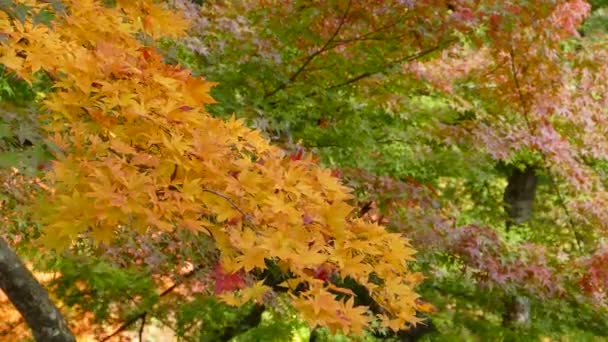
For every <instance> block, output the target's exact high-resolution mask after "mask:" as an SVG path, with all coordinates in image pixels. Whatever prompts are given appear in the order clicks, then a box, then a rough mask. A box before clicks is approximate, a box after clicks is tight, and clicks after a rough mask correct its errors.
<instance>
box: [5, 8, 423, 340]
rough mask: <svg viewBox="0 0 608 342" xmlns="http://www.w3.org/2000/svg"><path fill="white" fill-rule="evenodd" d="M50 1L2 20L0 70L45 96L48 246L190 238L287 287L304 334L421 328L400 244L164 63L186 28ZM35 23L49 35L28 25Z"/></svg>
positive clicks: (159, 18) (323, 177)
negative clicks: (125, 234) (271, 268)
mask: <svg viewBox="0 0 608 342" xmlns="http://www.w3.org/2000/svg"><path fill="white" fill-rule="evenodd" d="M63 3H64V4H65V5H66V6H65V8H63V7H61V6H56V5H57V4H56V3H53V2H50V3H49V2H46V1H23V2H22V4H24V5H27V6H28V7H29V9H30V11H29V12H28V15H27V16H26V17H24V18H17V17H15V16H14V15H12V14H11V13H7V12H0V16H1V19H0V30H1V31H2V32H3V33H4V35H5V37H4V39H3V41H2V44H1V45H0V55H1V56H2V57H0V63H2V64H4V65H5V66H6V67H8V68H10V70H12V71H14V72H15V73H16V74H17V75H18V76H19V77H21V78H22V79H24V80H27V81H29V82H32V81H33V80H34V79H35V78H36V77H37V75H39V74H40V73H45V74H46V75H48V77H50V78H51V79H52V80H53V83H54V91H53V92H52V93H50V94H48V95H47V96H46V97H44V98H40V105H41V106H42V108H43V111H44V113H43V115H42V118H41V120H44V122H45V129H46V131H47V132H48V136H49V137H50V138H51V139H52V141H53V143H54V144H55V145H56V147H57V155H56V161H55V162H53V164H52V167H51V169H52V171H51V172H49V173H48V175H47V178H46V181H47V182H48V184H49V186H50V190H49V191H48V193H47V194H46V195H45V197H44V199H42V200H41V201H40V202H39V203H38V204H37V207H36V208H37V210H38V213H39V214H40V215H39V217H40V220H42V221H43V222H44V223H45V226H46V228H45V233H46V235H45V238H44V239H45V241H46V242H47V243H48V244H49V245H50V246H55V247H59V248H65V247H68V246H70V245H71V243H72V242H73V241H75V239H76V238H77V237H79V236H83V235H86V236H92V237H93V238H95V239H96V240H97V241H99V242H105V243H110V242H111V241H112V239H113V238H114V237H115V232H116V230H117V229H118V228H121V229H129V230H135V231H138V232H139V233H140V234H150V232H152V231H158V230H160V231H166V232H170V231H174V230H176V229H186V230H190V231H193V232H201V233H203V234H208V235H209V236H211V237H212V238H213V240H214V241H215V244H216V247H217V248H218V249H219V251H220V252H221V267H222V268H223V270H224V271H225V272H229V273H238V272H247V273H249V272H253V271H262V270H264V269H266V268H267V267H268V263H269V262H272V263H276V264H277V265H278V266H279V267H280V268H281V269H282V270H283V271H284V272H287V273H288V274H290V278H289V279H288V280H287V281H285V283H283V284H282V286H283V287H285V288H288V289H289V290H290V291H291V293H292V298H293V300H292V304H293V306H294V307H295V308H296V309H297V310H298V311H299V312H300V313H301V314H302V316H303V317H304V318H305V319H306V320H308V321H309V322H310V324H311V325H312V326H314V325H317V324H319V325H322V326H327V327H329V328H331V329H332V330H341V331H343V332H347V333H348V332H357V333H358V332H361V331H362V329H364V328H366V327H368V326H369V324H370V322H371V321H372V320H373V319H375V318H378V319H380V321H381V324H382V326H384V327H388V328H391V329H393V330H398V329H402V328H404V327H406V326H407V325H409V324H415V323H416V322H417V321H418V319H417V318H416V316H415V314H416V308H417V304H416V299H417V295H416V294H415V292H414V286H415V285H416V284H417V283H418V282H419V281H420V280H421V277H420V276H419V275H418V274H416V273H412V272H410V271H409V269H408V266H407V263H408V262H409V261H411V260H412V257H413V254H414V251H413V250H412V249H411V248H410V247H409V244H408V241H407V240H406V239H404V238H403V237H402V236H401V235H399V234H395V233H388V232H387V231H386V230H385V229H384V228H383V227H382V226H380V225H377V224H374V223H370V222H367V221H365V220H363V219H360V218H357V217H355V215H354V214H353V207H352V206H351V204H349V201H350V200H351V199H352V198H353V196H352V195H351V193H350V191H349V189H348V188H346V187H345V186H343V185H342V184H341V182H340V180H339V179H337V178H336V177H334V176H332V172H331V170H326V169H323V168H320V167H319V166H318V165H317V164H316V163H315V162H314V161H313V160H312V158H311V157H302V158H290V157H289V156H287V155H286V154H285V153H284V152H283V151H282V150H280V149H279V148H277V147H274V146H272V145H271V144H269V142H268V141H267V140H266V139H265V138H263V137H262V136H261V135H260V134H259V133H258V132H256V131H253V130H251V129H249V128H247V127H245V126H244V124H243V122H242V121H240V120H236V119H231V120H228V121H223V120H220V119H217V118H213V117H211V116H210V115H208V114H207V112H206V111H205V106H207V105H209V104H211V103H213V102H214V100H213V99H212V98H211V96H210V95H209V90H210V88H211V87H212V86H213V84H212V83H210V82H208V81H206V80H204V79H203V78H200V77H194V76H192V74H191V72H190V71H189V70H187V69H185V68H183V67H181V66H172V65H167V64H165V63H164V62H163V58H162V56H161V55H160V54H159V53H158V52H157V51H156V50H155V48H154V47H153V42H154V39H157V38H159V37H178V36H180V35H183V34H184V32H185V30H186V29H187V28H188V22H187V21H186V20H185V19H184V18H183V17H181V16H180V15H179V14H176V12H175V11H171V10H168V9H166V8H164V7H163V6H161V5H158V4H155V3H153V2H152V1H143V0H139V1H117V5H116V6H115V7H106V6H104V4H103V2H102V1H93V0H85V1H64V2H63ZM43 12H44V13H52V15H53V16H54V19H53V21H52V22H51V23H49V24H43V23H39V22H37V20H36V15H37V14H40V13H43ZM329 270H331V272H332V274H333V275H336V276H338V277H339V278H341V279H345V278H351V279H353V280H355V281H356V282H358V283H359V284H361V285H363V286H364V287H365V288H367V290H368V291H369V292H370V294H371V296H372V298H373V299H374V300H375V301H376V302H378V303H379V304H380V306H381V307H382V311H381V312H380V313H377V315H376V317H373V314H372V313H371V312H370V311H369V310H368V308H367V307H359V306H355V305H354V299H355V298H354V295H353V294H352V292H350V290H348V289H342V288H339V287H337V286H335V285H333V284H330V283H329V282H328V274H326V273H327V272H330V271H329ZM223 277H226V276H223ZM235 282H236V283H235V284H234V285H235V286H229V288H227V289H226V288H222V289H218V293H219V292H221V294H218V295H220V296H222V298H223V299H224V300H225V301H227V302H228V303H230V304H240V303H244V302H248V301H250V300H255V301H263V298H264V293H266V292H267V291H270V288H268V287H267V286H265V285H263V283H262V282H261V281H259V282H258V281H252V280H249V281H248V283H247V284H241V283H240V280H235ZM237 285H238V286H237ZM237 288H240V289H239V290H238V291H224V290H235V289H237ZM296 289H297V290H296ZM338 293H341V294H343V295H344V294H345V295H346V296H342V297H343V299H336V294H338Z"/></svg>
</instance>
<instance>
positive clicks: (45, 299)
mask: <svg viewBox="0 0 608 342" xmlns="http://www.w3.org/2000/svg"><path fill="white" fill-rule="evenodd" d="M0 289H2V291H4V293H5V294H6V295H7V296H8V298H9V299H10V301H11V303H13V305H14V306H15V307H16V308H17V310H19V312H20V313H21V315H22V316H23V318H24V319H25V321H26V322H27V325H28V326H29V327H30V329H31V330H32V334H33V335H34V338H35V339H36V341H39V342H76V339H75V338H74V335H72V332H71V331H70V329H69V328H68V325H67V323H66V322H65V320H64V318H63V315H62V314H61V312H59V310H58V309H57V307H56V306H55V304H53V302H51V300H50V298H49V296H48V294H47V292H46V290H45V289H44V288H43V287H42V285H40V283H38V281H37V280H36V278H34V276H33V275H32V273H31V272H30V271H29V270H28V269H27V267H25V265H24V264H23V262H21V260H20V259H19V256H17V254H15V252H13V250H12V249H11V248H10V247H9V245H8V244H7V243H6V241H5V240H4V239H2V238H0Z"/></svg>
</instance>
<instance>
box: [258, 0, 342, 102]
mask: <svg viewBox="0 0 608 342" xmlns="http://www.w3.org/2000/svg"><path fill="white" fill-rule="evenodd" d="M351 5H352V0H349V1H348V5H347V7H346V11H344V15H342V18H340V23H338V27H337V28H336V30H335V31H334V33H333V34H332V35H331V37H329V39H328V40H327V41H326V42H325V44H324V45H323V46H322V47H321V48H320V49H319V50H317V51H315V52H313V53H312V54H311V55H309V56H308V57H307V58H306V60H304V63H302V65H300V67H299V68H298V70H296V72H295V73H293V75H291V76H290V77H289V80H288V81H287V82H283V83H282V84H281V85H279V86H278V87H276V88H275V89H274V90H272V91H271V92H269V93H266V95H264V98H265V99H266V98H269V97H271V96H273V95H274V94H276V93H278V92H279V91H281V90H283V89H285V88H286V87H287V86H288V85H289V84H291V83H292V82H293V81H295V79H296V78H297V77H298V76H299V75H300V74H301V73H302V72H303V71H304V69H306V67H307V66H308V64H310V63H311V62H312V61H313V60H314V59H315V58H316V57H317V56H318V55H320V54H322V53H323V52H325V51H328V50H329V49H330V44H331V43H332V42H333V41H334V39H335V38H336V36H338V34H339V33H340V30H342V27H343V26H344V23H345V22H346V17H347V16H348V13H349V12H350V6H351Z"/></svg>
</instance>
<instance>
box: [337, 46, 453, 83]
mask: <svg viewBox="0 0 608 342" xmlns="http://www.w3.org/2000/svg"><path fill="white" fill-rule="evenodd" d="M455 41H457V40H456V39H449V40H446V41H444V42H442V43H440V44H438V45H436V46H433V47H431V48H428V49H425V50H422V51H420V52H417V53H415V54H413V55H408V56H404V57H401V58H398V59H395V60H392V61H390V62H387V63H384V64H383V65H382V66H381V67H380V68H379V69H377V70H375V71H367V72H364V73H362V74H360V75H358V76H355V77H353V78H350V79H348V80H346V81H344V82H342V83H338V84H335V85H332V86H329V87H327V88H325V89H326V90H331V89H336V88H340V87H344V86H347V85H349V84H352V83H355V82H358V81H360V80H362V79H364V78H367V77H370V76H374V75H377V74H379V73H382V72H384V71H385V70H386V69H389V68H391V67H393V66H396V65H398V64H401V63H407V62H412V61H414V60H416V59H419V58H422V57H424V56H426V55H429V54H431V53H433V52H435V51H437V50H439V49H442V48H445V47H446V46H448V45H450V44H452V43H454V42H455Z"/></svg>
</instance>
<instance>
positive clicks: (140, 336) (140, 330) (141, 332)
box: [138, 312, 148, 342]
mask: <svg viewBox="0 0 608 342" xmlns="http://www.w3.org/2000/svg"><path fill="white" fill-rule="evenodd" d="M147 314H148V313H147V312H146V313H145V314H144V315H143V316H141V325H140V326H139V333H138V337H139V342H143V337H144V327H145V326H146V316H147Z"/></svg>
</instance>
